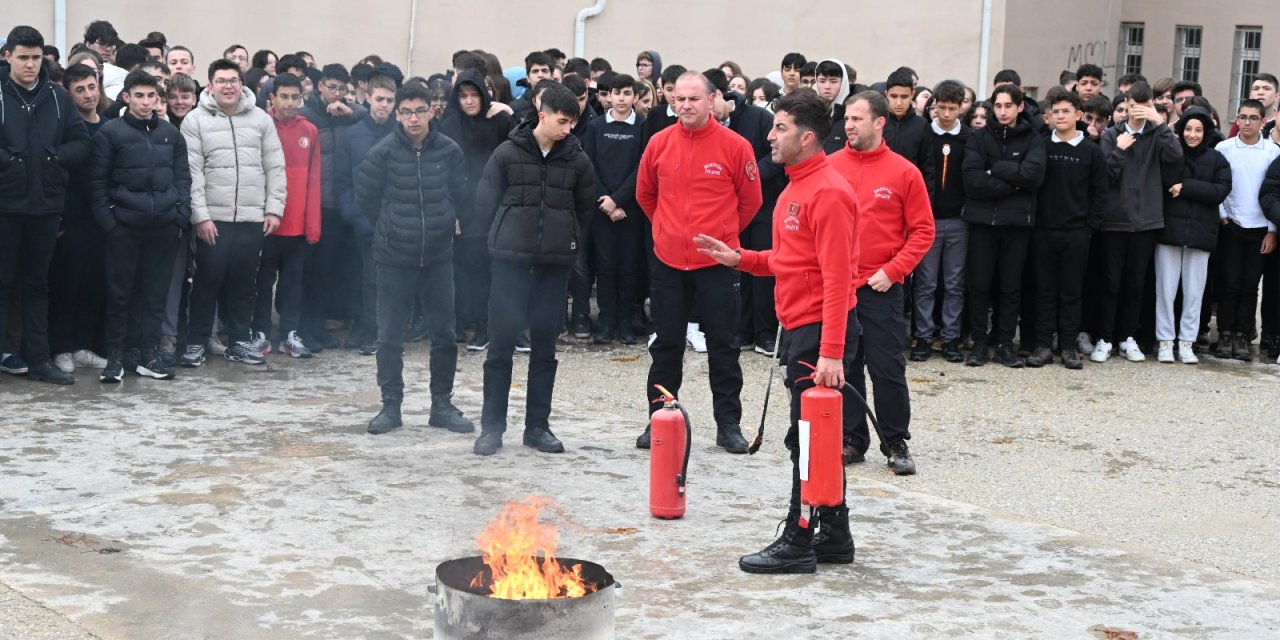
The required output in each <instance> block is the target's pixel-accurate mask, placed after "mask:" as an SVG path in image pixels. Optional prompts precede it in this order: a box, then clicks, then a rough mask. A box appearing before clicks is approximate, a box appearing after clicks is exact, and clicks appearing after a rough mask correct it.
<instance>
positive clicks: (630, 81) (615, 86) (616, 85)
mask: <svg viewBox="0 0 1280 640" xmlns="http://www.w3.org/2000/svg"><path fill="white" fill-rule="evenodd" d="M638 84H640V83H639V82H637V81H636V79H635V78H634V77H632V76H631V75H628V74H625V73H619V74H618V75H617V76H615V77H614V78H613V82H611V83H609V90H610V91H622V90H624V89H630V90H631V92H632V93H640V89H639V87H637V86H636V85H638ZM600 90H601V91H604V87H601V88H600Z"/></svg>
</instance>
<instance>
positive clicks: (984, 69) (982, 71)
mask: <svg viewBox="0 0 1280 640" xmlns="http://www.w3.org/2000/svg"><path fill="white" fill-rule="evenodd" d="M991 1H992V0H982V44H981V45H980V46H979V48H978V90H977V91H975V92H974V93H976V94H977V96H978V99H979V100H985V99H986V97H987V92H988V91H989V90H990V89H989V88H988V87H987V85H988V84H989V83H988V82H987V78H988V77H990V73H991Z"/></svg>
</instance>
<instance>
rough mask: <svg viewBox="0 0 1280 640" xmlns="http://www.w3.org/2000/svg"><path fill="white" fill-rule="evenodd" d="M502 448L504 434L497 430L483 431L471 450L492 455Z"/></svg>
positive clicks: (479, 454) (478, 453)
mask: <svg viewBox="0 0 1280 640" xmlns="http://www.w3.org/2000/svg"><path fill="white" fill-rule="evenodd" d="M501 448H502V434H501V433H498V432H496V431H482V432H480V437H479V438H476V443H475V445H473V446H472V447H471V451H472V452H473V453H475V454H476V455H478V456H491V455H493V454H495V453H497V452H498V449H501Z"/></svg>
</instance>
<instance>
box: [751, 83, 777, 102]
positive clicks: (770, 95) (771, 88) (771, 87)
mask: <svg viewBox="0 0 1280 640" xmlns="http://www.w3.org/2000/svg"><path fill="white" fill-rule="evenodd" d="M756 89H762V90H764V99H765V100H767V101H769V102H773V99H774V98H777V97H778V91H779V87H778V85H776V84H774V83H773V81H772V80H770V79H768V78H765V77H760V78H756V79H755V80H752V81H751V83H750V84H748V85H747V101H748V103H750V102H751V101H752V100H753V98H752V96H754V95H756Z"/></svg>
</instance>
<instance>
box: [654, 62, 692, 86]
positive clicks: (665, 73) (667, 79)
mask: <svg viewBox="0 0 1280 640" xmlns="http://www.w3.org/2000/svg"><path fill="white" fill-rule="evenodd" d="M688 71H689V70H688V69H686V68H685V67H684V66H682V65H678V64H673V65H671V66H669V67H663V69H662V76H661V77H659V78H658V80H660V81H662V84H664V85H668V84H675V83H676V80H679V79H680V76H682V75H684V74H685V73H687V72H688Z"/></svg>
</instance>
